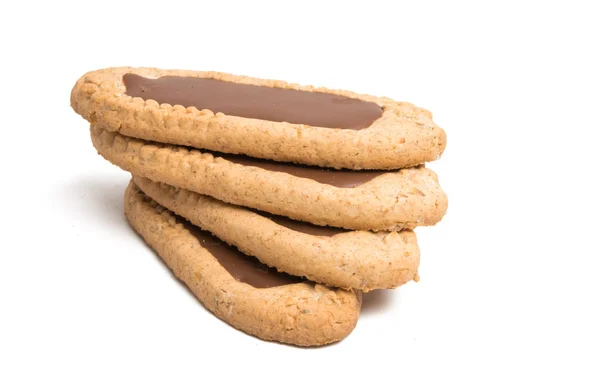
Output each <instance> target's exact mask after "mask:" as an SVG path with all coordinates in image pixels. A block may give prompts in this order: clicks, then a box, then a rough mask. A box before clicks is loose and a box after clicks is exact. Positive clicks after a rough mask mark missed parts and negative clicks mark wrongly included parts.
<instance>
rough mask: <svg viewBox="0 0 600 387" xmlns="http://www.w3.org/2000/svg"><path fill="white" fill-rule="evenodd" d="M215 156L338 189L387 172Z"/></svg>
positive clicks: (233, 156)
mask: <svg viewBox="0 0 600 387" xmlns="http://www.w3.org/2000/svg"><path fill="white" fill-rule="evenodd" d="M215 156H218V157H222V158H224V159H225V160H229V161H231V162H232V163H236V164H241V165H244V166H247V167H258V168H262V169H266V170H268V171H273V172H285V173H288V174H290V175H293V176H296V177H302V178H305V179H311V180H314V181H317V182H319V183H321V184H328V185H332V186H334V187H338V188H354V187H357V186H359V185H361V184H364V183H366V182H368V181H371V180H373V179H374V178H376V177H377V176H379V175H382V174H384V173H386V172H389V171H352V170H332V169H325V168H319V167H310V166H305V165H303V166H300V165H296V164H292V163H279V162H275V161H269V160H261V159H255V158H252V157H247V156H240V155H224V154H215Z"/></svg>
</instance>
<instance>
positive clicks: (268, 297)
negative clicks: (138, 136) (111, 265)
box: [125, 183, 361, 346]
mask: <svg viewBox="0 0 600 387" xmlns="http://www.w3.org/2000/svg"><path fill="white" fill-rule="evenodd" d="M125 214H126V216H127V219H128V220H129V222H130V224H131V225H132V227H133V228H134V229H135V230H136V231H137V232H138V233H139V234H140V235H141V236H142V237H143V238H144V239H145V240H146V242H147V243H148V245H150V247H152V249H154V250H155V251H156V252H157V253H158V255H160V257H161V258H162V259H163V260H164V262H165V263H166V264H167V266H168V267H169V268H170V269H171V270H173V272H174V273H175V275H176V276H177V278H179V279H180V280H181V281H183V282H184V283H185V284H186V285H187V286H188V287H189V288H190V290H191V291H192V292H193V293H194V295H195V296H196V297H197V298H198V299H199V300H200V302H202V304H204V306H205V307H206V308H207V309H209V310H210V311H211V312H213V313H214V314H215V315H216V316H217V317H219V318H220V319H222V320H223V321H225V322H227V323H228V324H230V325H232V326H234V327H235V328H237V329H240V330H242V331H244V332H246V333H249V334H251V335H254V336H257V337H259V338H261V339H264V340H273V341H279V342H283V343H288V344H294V345H299V346H316V345H323V344H327V343H331V342H334V341H339V340H341V339H343V338H344V337H346V336H347V335H348V334H350V332H352V330H353V329H354V327H355V326H356V321H357V319H358V315H359V312H360V305H361V294H360V292H359V291H346V290H340V289H331V288H327V287H325V286H322V285H318V284H314V283H311V282H306V281H304V280H303V279H301V278H299V277H293V276H288V275H285V274H282V273H278V272H277V271H276V270H273V269H268V268H266V267H265V266H264V265H262V264H260V263H259V262H258V261H256V260H255V259H253V258H251V257H248V256H246V255H244V254H242V253H241V252H239V251H238V250H237V249H235V248H233V247H230V246H228V245H227V244H226V243H224V242H222V241H220V240H219V239H217V238H215V237H214V236H212V235H211V234H210V233H207V232H204V231H201V230H200V229H198V228H197V227H194V226H191V225H190V224H189V223H186V222H185V221H184V220H182V219H181V218H178V217H176V216H174V215H173V214H172V213H171V212H170V211H168V210H166V209H164V208H162V207H160V206H159V205H158V204H157V203H155V202H154V201H152V200H151V199H150V198H148V197H147V196H145V195H144V194H143V193H142V192H141V191H140V190H139V189H138V188H137V187H136V186H135V184H134V183H130V185H129V186H128V187H127V190H126V192H125Z"/></svg>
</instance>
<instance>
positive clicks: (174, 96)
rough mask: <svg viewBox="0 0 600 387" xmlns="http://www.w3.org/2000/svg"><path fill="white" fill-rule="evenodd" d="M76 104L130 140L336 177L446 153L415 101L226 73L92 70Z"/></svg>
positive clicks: (76, 93) (78, 88) (74, 96)
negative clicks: (318, 169) (321, 170)
mask: <svg viewBox="0 0 600 387" xmlns="http://www.w3.org/2000/svg"><path fill="white" fill-rule="evenodd" d="M71 106H72V107H73V109H74V110H75V111H76V112H77V113H79V114H81V115H82V116H83V117H84V118H85V119H86V120H88V121H89V122H90V123H92V124H98V125H99V126H101V127H103V128H106V130H109V131H118V132H120V133H121V134H123V135H126V136H130V137H137V138H141V139H145V140H151V141H157V142H161V143H170V144H177V145H184V146H192V147H195V148H199V149H208V150H212V151H218V152H224V153H229V154H245V155H249V156H253V157H257V158H262V159H270V160H276V161H288V162H295V163H300V164H307V165H317V166H322V167H332V168H337V169H340V168H348V169H398V168H405V167H410V166H415V165H418V164H422V163H424V162H427V161H433V160H436V159H438V158H439V157H440V156H441V154H442V152H443V151H444V148H445V146H446V134H445V133H444V131H443V130H442V129H441V128H439V127H438V126H437V125H436V124H435V123H434V122H433V121H432V119H431V113H429V112H428V111H426V110H424V109H421V108H418V107H415V106H414V105H412V104H409V103H405V102H396V101H394V100H392V99H389V98H379V97H374V96H369V95H364V94H356V93H353V92H349V91H343V90H329V89H325V88H315V87H312V86H300V85H296V84H290V83H286V82H282V81H274V80H266V79H257V78H250V77H244V76H236V75H231V74H225V73H217V72H198V71H184V70H160V69H154V68H132V67H118V68H108V69H103V70H98V71H92V72H89V73H87V74H85V75H84V76H82V77H81V78H80V79H79V80H78V81H77V83H76V84H75V86H74V88H73V91H72V93H71Z"/></svg>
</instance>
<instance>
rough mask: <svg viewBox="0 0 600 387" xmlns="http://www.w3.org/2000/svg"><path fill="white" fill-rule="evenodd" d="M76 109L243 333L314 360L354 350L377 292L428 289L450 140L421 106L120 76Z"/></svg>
mask: <svg viewBox="0 0 600 387" xmlns="http://www.w3.org/2000/svg"><path fill="white" fill-rule="evenodd" d="M71 105H72V107H73V109H74V110H75V111H76V112H77V113H79V114H80V115H82V116H83V117H84V118H85V119H87V120H88V121H89V122H90V123H91V129H90V131H91V137H92V142H93V144H94V147H95V148H96V149H97V151H98V153H99V154H100V155H102V156H103V157H104V158H106V159H107V160H108V161H110V162H111V163H113V164H115V165H117V166H119V167H121V168H122V169H124V170H126V171H129V172H131V173H132V175H133V177H132V181H131V183H130V184H129V187H128V188H127V190H126V193H125V213H126V216H127V218H128V220H129V222H130V224H131V225H132V227H133V228H134V229H135V230H136V231H137V232H138V233H139V234H140V235H141V236H142V237H143V238H144V239H145V240H146V242H147V243H148V244H149V245H150V246H151V247H152V248H153V249H154V250H155V251H156V252H157V253H158V254H159V255H160V256H161V257H162V258H163V260H164V261H165V262H166V263H167V265H168V266H169V267H170V268H171V269H172V270H173V271H174V272H175V274H176V275H177V277H179V278H180V279H181V280H183V282H185V283H186V284H187V286H188V287H189V288H190V289H191V290H192V292H194V294H195V295H196V296H197V297H198V299H199V300H200V301H201V302H202V303H203V304H204V305H205V306H206V307H207V308H208V309H209V310H211V311H212V312H213V313H214V314H215V315H216V316H218V317H219V318H221V319H223V320H225V321H226V322H228V323H229V324H231V325H233V326H234V327H236V328H238V329H241V330H243V331H245V332H247V333H250V334H252V335H255V336H258V337H260V338H263V339H266V340H276V341H281V342H285V343H290V344H296V345H302V346H311V345H322V344H326V343H330V342H334V341H337V340H341V339H342V338H344V337H345V336H347V335H348V334H349V333H350V332H351V331H352V330H353V328H354V326H355V325H356V321H357V319H358V315H359V312H360V305H361V294H362V293H361V292H366V291H369V290H372V289H384V288H386V289H388V288H395V287H398V286H400V285H402V284H404V283H406V282H408V281H411V280H417V279H418V273H417V270H418V266H419V259H420V256H419V249H418V246H417V240H416V237H415V234H414V232H413V231H412V230H413V229H414V228H415V227H417V226H427V225H433V224H435V223H437V222H438V221H439V220H440V219H441V218H442V217H443V215H444V214H445V212H446V207H447V198H446V195H445V194H444V192H443V191H442V189H441V188H440V186H439V184H438V181H437V177H436V175H435V173H434V172H432V171H430V170H429V169H427V168H425V167H424V166H423V163H425V162H428V161H433V160H436V159H438V158H439V157H440V155H441V154H442V152H443V150H444V147H445V144H446V137H445V134H444V131H443V130H442V129H441V128H439V127H438V126H436V125H435V124H434V123H433V121H432V120H431V114H430V113H429V112H427V111H425V110H423V109H420V108H417V107H415V106H413V105H411V104H408V103H401V102H396V101H393V100H391V99H388V98H378V97H373V96H369V95H360V94H355V93H352V92H348V91H341V90H328V89H324V88H314V87H311V86H299V85H296V84H289V83H286V82H281V81H272V80H263V79H256V78H249V77H242V76H234V75H230V74H223V73H216V72H195V71H179V70H159V69H152V68H110V69H104V70H99V71H94V72H90V73H88V74H85V75H84V76H83V77H81V78H80V79H79V80H78V82H77V84H76V85H75V87H74V88H73V91H72V94H71Z"/></svg>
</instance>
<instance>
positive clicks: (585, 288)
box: [0, 1, 600, 386]
mask: <svg viewBox="0 0 600 387" xmlns="http://www.w3.org/2000/svg"><path fill="white" fill-rule="evenodd" d="M357 3H358V2H357ZM494 3H495V4H494ZM595 3H597V2H594V1H589V2H582V1H563V2H556V1H543V2H542V1H540V2H534V1H514V2H513V1H502V2H489V1H472V2H465V1H446V2H444V1H440V2H433V1H418V2H411V3H408V2H398V1H389V2H385V3H384V2H378V1H368V2H360V5H353V4H352V2H350V1H346V2H340V3H337V4H334V2H326V1H320V2H315V3H311V2H307V1H304V2H299V1H296V2H285V1H280V2H278V3H277V4H273V5H268V4H264V3H261V2H259V1H247V2H240V4H234V3H232V2H226V1H213V2H203V1H195V2H193V3H189V4H183V3H179V2H177V1H165V2H162V3H154V2H133V1H131V2H127V1H118V2H115V1H95V2H85V1H80V2H73V3H72V4H70V5H69V4H68V3H66V2H63V3H62V4H61V3H60V2H38V3H35V2H19V1H13V2H10V3H8V2H5V3H3V5H2V6H1V7H2V10H1V11H0V19H1V20H0V21H1V23H0V29H1V31H0V32H1V34H0V36H1V38H0V39H2V53H1V56H2V59H0V66H1V69H2V72H1V74H2V81H1V83H0V86H1V91H0V98H1V102H2V104H1V106H2V108H1V117H2V118H1V121H0V123H1V128H0V133H1V136H2V137H1V138H2V140H1V141H2V143H1V148H2V151H1V152H0V161H1V163H0V168H1V176H2V180H1V183H0V184H1V190H0V195H1V197H0V198H1V202H0V203H1V204H2V212H1V214H2V218H1V223H0V224H1V225H2V230H1V233H0V235H1V237H0V239H1V244H0V246H1V250H0V257H1V259H0V313H1V317H0V385H2V386H21V385H23V386H26V385H28V386H47V385H60V386H131V385H144V386H150V385H163V386H164V385H177V386H192V385H209V386H210V385H222V384H224V383H235V384H240V385H261V386H267V385H306V384H315V385H326V384H327V385H368V386H389V385H407V386H419V385H461V386H482V385H485V386H487V385H527V386H532V385H549V384H552V385H554V384H555V385H572V386H598V385H600V373H599V370H598V367H599V365H600V338H599V326H600V319H599V317H598V313H599V309H600V301H599V298H600V285H599V283H600V278H599V276H600V266H599V264H598V262H599V259H600V251H599V250H600V249H599V247H598V240H599V235H598V233H599V231H600V226H599V225H598V219H599V218H600V211H599V205H598V201H599V199H598V198H599V195H600V192H599V190H598V188H597V187H598V180H599V177H600V173H599V172H598V167H599V166H600V163H599V162H598V158H597V155H598V148H599V146H600V144H599V141H598V140H599V135H598V133H599V130H600V124H599V120H598V111H599V107H600V77H599V72H600V70H599V69H600V61H599V60H598V53H599V46H600V44H599V37H600V28H599V21H598V18H599V15H600V14H599V12H598V11H597V10H596V9H595V6H594V5H596V4H595ZM124 65H131V66H154V67H162V68H182V69H197V70H217V71H223V72H231V73H235V74H245V75H251V76H256V77H266V78H275V79H284V80H288V81H291V82H297V83H302V84H314V85H319V86H326V87H330V88H344V89H350V90H354V91H357V92H363V93H368V94H375V95H385V96H389V97H392V98H394V99H397V100H405V101H410V102H412V103H415V104H417V105H419V106H422V107H425V108H427V109H429V110H430V111H432V112H433V114H434V119H435V121H436V122H437V123H438V124H439V125H440V126H442V127H443V128H444V129H445V130H446V131H447V134H448V148H447V150H446V152H445V154H444V155H443V157H442V159H441V160H440V161H438V162H435V163H431V164H430V165H429V166H430V167H431V168H432V169H434V170H435V171H436V172H437V173H438V174H439V176H440V182H441V184H442V186H443V187H444V189H445V190H446V191H447V193H448V195H449V198H450V207H449V210H448V214H447V216H446V217H445V219H444V220H443V221H442V222H441V223H440V224H439V225H438V226H436V227H433V228H422V229H418V230H417V232H418V236H419V242H420V246H421V251H422V265H421V269H420V273H421V276H422V280H421V282H419V283H418V284H415V283H411V284H408V285H406V286H403V287H401V288H400V289H398V290H396V291H378V292H373V293H370V294H368V295H367V296H366V297H365V303H364V310H363V313H362V315H361V318H360V320H359V323H358V326H357V327H356V329H355V331H354V332H353V333H352V334H351V335H350V336H349V337H348V338H347V339H345V340H344V341H342V342H341V343H339V344H336V345H331V346H328V347H325V348H319V349H298V348H295V347H291V346H284V345H279V344H274V343H267V342H262V341H260V340H257V339H255V338H253V337H250V336H247V335H245V334H243V333H241V332H238V331H236V330H234V329H233V328H231V327H229V326H228V325H227V324H225V323H223V322H221V321H220V320H218V319H217V318H215V317H214V316H212V315H211V314H210V313H209V312H208V311H207V310H205V309H204V308H203V307H202V306H201V304H200V303H199V302H197V301H196V300H195V299H194V298H193V297H192V296H191V295H190V293H189V292H188V291H187V290H186V289H185V288H184V287H183V286H182V285H180V284H179V283H178V282H177V281H175V280H174V278H173V276H172V275H171V273H170V272H169V271H168V270H167V269H166V268H165V266H164V265H163V264H162V263H161V261H160V260H159V259H158V258H157V257H156V256H155V255H154V254H153V253H152V252H151V251H150V250H149V249H148V248H147V247H146V246H145V245H144V243H142V241H141V240H140V238H138V237H137V236H136V235H135V234H133V233H132V231H130V229H129V227H128V226H127V224H126V222H125V219H124V216H123V214H122V213H123V205H122V194H123V190H124V188H125V185H126V183H127V181H128V175H127V173H125V172H122V171H120V170H119V169H117V168H116V167H114V166H111V165H110V164H109V163H108V162H106V161H104V160H103V159H102V158H101V157H99V156H98V155H97V154H96V152H95V151H94V149H93V147H92V145H91V143H90V140H89V133H88V127H87V125H86V122H85V121H84V120H83V119H82V118H80V117H79V116H78V115H76V114H75V113H74V112H73V111H72V110H71V109H70V107H69V93H70V90H71V87H72V86H73V84H74V83H75V81H76V80H77V78H79V77H80V76H81V75H83V74H84V73H85V72H87V71H90V70H94V69H98V68H102V67H109V66H124Z"/></svg>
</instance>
